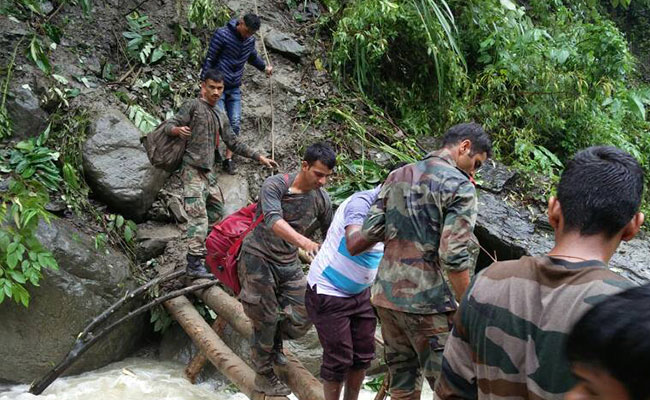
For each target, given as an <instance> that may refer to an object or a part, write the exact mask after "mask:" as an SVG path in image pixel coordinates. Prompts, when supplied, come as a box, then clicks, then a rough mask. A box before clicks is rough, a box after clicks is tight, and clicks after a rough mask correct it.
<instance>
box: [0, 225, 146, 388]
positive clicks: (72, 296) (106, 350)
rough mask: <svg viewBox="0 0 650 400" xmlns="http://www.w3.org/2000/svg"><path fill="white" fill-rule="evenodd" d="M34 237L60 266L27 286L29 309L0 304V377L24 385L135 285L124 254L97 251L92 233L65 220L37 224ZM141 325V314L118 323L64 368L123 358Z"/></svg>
mask: <svg viewBox="0 0 650 400" xmlns="http://www.w3.org/2000/svg"><path fill="white" fill-rule="evenodd" d="M37 236H38V238H39V240H40V241H41V243H43V245H44V246H45V247H46V248H49V249H50V250H51V251H52V253H53V254H54V257H55V259H56V260H57V262H58V264H59V267H60V269H59V270H58V271H51V270H44V273H43V275H44V277H43V280H42V281H41V282H40V287H30V288H29V291H30V294H31V296H32V298H31V302H30V305H29V308H27V309H26V308H24V307H23V306H19V305H17V304H15V303H13V302H11V301H5V302H3V303H2V304H0V321H2V323H0V337H2V346H0V359H1V360H2V363H0V381H2V380H6V381H11V382H23V383H29V382H31V381H32V380H34V379H37V378H39V377H40V376H42V375H43V374H45V373H46V372H47V371H49V369H50V368H52V366H54V365H55V364H57V363H58V362H60V361H61V360H62V359H63V357H64V356H65V355H66V354H67V353H68V351H69V350H70V348H71V346H72V344H73V343H74V341H75V339H76V336H77V335H78V334H79V332H81V331H82V330H83V328H85V326H86V325H87V324H88V323H89V322H90V321H91V320H92V319H93V318H94V317H95V316H97V315H99V314H100V313H101V312H102V311H104V310H105V309H106V308H107V307H108V306H110V305H111V304H112V303H114V302H115V301H116V300H117V299H119V298H120V297H121V296H123V295H124V293H125V292H126V290H129V289H133V288H134V287H135V286H136V285H135V283H134V281H133V280H132V279H131V275H130V272H129V265H128V260H127V258H126V257H125V256H124V255H122V254H121V253H118V252H117V251H114V250H112V249H107V251H106V252H99V251H97V250H96V249H95V247H94V244H93V239H92V237H90V236H89V235H86V234H85V233H82V232H80V231H78V230H77V229H75V227H74V226H73V225H72V224H71V223H70V222H69V221H66V220H53V221H52V225H47V224H45V223H41V225H40V226H39V228H38V233H37ZM143 318H144V317H143ZM145 328H146V324H145V320H144V319H142V318H140V319H137V318H136V319H135V320H133V321H131V322H130V323H126V324H125V325H122V326H121V327H119V328H117V329H116V330H115V331H113V332H112V333H111V334H110V335H109V336H107V337H105V338H104V339H102V340H100V341H99V342H97V344H95V345H94V346H93V347H92V348H91V349H90V350H89V351H88V352H87V353H86V354H84V355H83V356H82V357H81V358H80V359H79V360H78V361H77V362H76V363H75V364H74V365H73V367H72V368H71V369H69V370H68V371H67V372H68V373H70V374H74V373H80V372H83V371H88V370H92V369H95V368H99V367H101V366H103V365H106V364H108V363H109V362H112V361H115V360H118V359H120V358H123V357H125V356H126V355H128V354H129V352H130V351H131V350H132V349H133V348H134V346H136V345H137V344H138V342H139V340H140V338H141V336H142V334H143V331H144V329H145Z"/></svg>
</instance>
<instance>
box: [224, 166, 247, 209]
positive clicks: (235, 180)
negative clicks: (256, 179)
mask: <svg viewBox="0 0 650 400" xmlns="http://www.w3.org/2000/svg"><path fill="white" fill-rule="evenodd" d="M217 184H218V185H219V188H221V192H222V193H223V200H224V202H223V203H224V207H223V208H224V216H225V215H230V214H232V213H234V212H235V211H237V210H239V209H240V208H242V207H244V206H246V205H247V204H248V181H247V180H246V179H241V178H240V177H238V176H236V175H228V174H220V175H219V177H218V178H217Z"/></svg>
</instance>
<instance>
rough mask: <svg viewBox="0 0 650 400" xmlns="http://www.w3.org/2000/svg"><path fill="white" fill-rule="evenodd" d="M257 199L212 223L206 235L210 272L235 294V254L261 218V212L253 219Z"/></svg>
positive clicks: (236, 255) (236, 291)
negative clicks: (210, 229)
mask: <svg viewBox="0 0 650 400" xmlns="http://www.w3.org/2000/svg"><path fill="white" fill-rule="evenodd" d="M284 181H285V182H286V183H287V185H288V184H289V175H288V174H285V175H284ZM256 208H257V203H253V204H251V205H249V206H246V207H242V208H240V209H239V210H237V211H236V212H234V213H232V214H230V215H229V216H227V217H226V218H224V219H223V220H221V222H219V223H217V224H215V225H214V226H213V227H212V231H211V232H210V234H209V235H208V237H207V238H206V239H205V247H206V248H207V250H208V255H207V257H206V258H205V262H206V264H207V265H208V267H210V271H212V274H213V275H214V276H215V277H216V278H217V279H218V280H219V282H221V283H223V284H224V285H226V286H227V287H229V288H230V289H232V291H233V292H234V293H235V294H236V295H237V294H239V292H241V286H239V275H238V274H237V258H238V256H239V250H240V249H241V245H242V242H243V241H244V238H245V237H246V235H248V234H249V233H250V232H251V231H252V230H253V229H255V227H256V226H257V225H259V224H260V222H262V220H263V219H264V214H261V213H260V216H259V217H258V218H257V219H255V209H256Z"/></svg>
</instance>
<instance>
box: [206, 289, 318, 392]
mask: <svg viewBox="0 0 650 400" xmlns="http://www.w3.org/2000/svg"><path fill="white" fill-rule="evenodd" d="M197 282H202V281H197ZM196 294H197V295H198V296H199V297H201V299H202V300H203V302H204V303H205V304H207V305H208V306H209V307H210V308H212V310H213V311H214V312H215V313H217V315H219V317H220V318H225V319H226V320H227V321H228V323H229V324H230V326H232V327H233V329H235V331H237V332H238V333H239V334H240V335H242V336H243V337H245V338H250V337H252V335H253V325H252V324H251V321H250V319H248V317H247V316H246V314H244V308H243V306H242V305H241V303H240V302H239V301H237V299H235V298H234V297H232V296H230V295H229V294H227V293H226V292H224V291H223V290H222V289H221V288H219V287H216V286H213V287H211V288H209V289H206V290H202V291H197V292H196ZM284 353H285V355H286V356H287V359H288V360H289V362H288V363H287V365H286V367H283V368H278V371H277V372H278V374H279V375H280V377H281V378H282V380H284V381H285V382H286V383H287V384H288V385H289V387H290V388H291V391H292V392H293V393H294V394H295V395H296V397H298V398H299V399H304V400H324V397H323V385H322V384H321V383H320V382H319V381H318V379H316V378H315V377H314V375H312V374H311V373H310V372H309V371H307V369H305V367H303V365H302V364H301V363H300V361H298V359H297V358H296V357H295V356H293V355H292V354H291V353H290V352H289V351H287V350H285V351H284Z"/></svg>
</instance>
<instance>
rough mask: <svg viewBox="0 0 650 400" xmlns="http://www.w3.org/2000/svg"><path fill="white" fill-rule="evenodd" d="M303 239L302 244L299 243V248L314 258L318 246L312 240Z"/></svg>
mask: <svg viewBox="0 0 650 400" xmlns="http://www.w3.org/2000/svg"><path fill="white" fill-rule="evenodd" d="M304 239H305V240H304V241H303V242H302V243H300V246H299V247H300V248H301V249H303V250H305V252H307V255H309V256H310V257H312V258H313V257H316V253H318V249H320V244H318V243H316V242H314V241H312V240H309V239H307V238H304Z"/></svg>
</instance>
